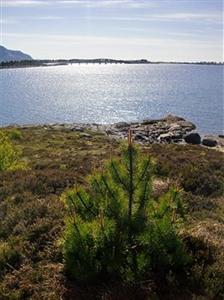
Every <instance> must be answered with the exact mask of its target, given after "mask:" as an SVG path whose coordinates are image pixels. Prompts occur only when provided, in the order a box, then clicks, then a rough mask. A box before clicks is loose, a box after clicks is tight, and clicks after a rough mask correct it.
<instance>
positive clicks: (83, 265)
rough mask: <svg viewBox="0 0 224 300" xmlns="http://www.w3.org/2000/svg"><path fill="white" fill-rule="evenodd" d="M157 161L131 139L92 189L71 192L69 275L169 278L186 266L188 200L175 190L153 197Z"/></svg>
mask: <svg viewBox="0 0 224 300" xmlns="http://www.w3.org/2000/svg"><path fill="white" fill-rule="evenodd" d="M153 169H154V164H153V162H152V160H151V159H150V158H148V157H142V156H141V155H140V154H139V152H138V151H137V149H136V148H134V147H133V146H132V144H131V143H129V146H128V148H124V149H123V150H122V156H121V158H120V159H112V160H111V161H110V162H108V163H107V164H106V170H105V171H103V172H100V173H96V174H94V175H92V176H90V177H89V178H88V184H89V185H88V188H87V189H86V190H84V189H83V188H78V187H76V189H74V190H72V191H69V192H67V193H66V194H65V195H64V198H63V199H64V201H65V203H66V207H67V209H68V212H69V214H68V217H67V219H66V229H65V234H64V240H63V250H64V259H65V269H66V272H67V274H68V275H69V276H71V277H73V278H75V279H77V280H81V281H89V280H94V279H97V278H100V277H101V278H104V279H105V278H107V277H109V278H111V277H116V278H122V279H123V280H124V281H136V280H142V279H144V280H146V279H147V278H152V277H157V278H159V279H162V280H164V279H166V277H167V276H168V275H169V274H171V273H172V274H176V273H178V272H182V271H183V270H184V266H185V265H186V264H187V263H188V260H189V258H188V256H187V255H186V253H185V251H184V247H183V244H182V242H181V240H180V239H179V237H178V234H177V228H178V225H179V224H180V222H179V221H180V213H182V211H183V210H182V204H181V199H180V192H179V191H178V190H177V189H172V190H170V191H169V192H168V193H166V194H165V195H163V196H162V197H161V198H159V199H158V200H156V201H155V200H154V199H153V198H152V196H151V191H152V176H153Z"/></svg>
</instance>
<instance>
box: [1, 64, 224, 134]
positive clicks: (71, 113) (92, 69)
mask: <svg viewBox="0 0 224 300" xmlns="http://www.w3.org/2000/svg"><path fill="white" fill-rule="evenodd" d="M223 85H224V83H223V66H205V65H204V66H199V65H72V66H57V67H45V68H44V67H43V68H42V67H41V68H29V69H8V70H0V125H8V124H37V123H56V122H57V123H58V122H59V123H72V122H91V123H92V122H95V123H113V122H117V121H136V120H143V119H146V118H158V117H161V116H164V115H165V114H167V113H172V114H177V115H180V116H183V117H185V118H187V119H189V120H191V121H192V122H194V123H195V124H196V125H197V127H198V130H199V131H200V132H201V133H222V132H223V115H224V112H223Z"/></svg>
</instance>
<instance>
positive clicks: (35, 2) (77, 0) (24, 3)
mask: <svg viewBox="0 0 224 300" xmlns="http://www.w3.org/2000/svg"><path fill="white" fill-rule="evenodd" d="M46 5H54V6H55V5H59V6H61V5H64V6H67V5H76V6H84V7H89V8H98V7H99V8H103V7H108V8H109V7H114V6H115V7H121V6H122V7H126V8H140V7H151V6H155V1H154V0H147V1H146V0H139V1H136V0H45V1H43V0H2V6H3V7H38V6H46Z"/></svg>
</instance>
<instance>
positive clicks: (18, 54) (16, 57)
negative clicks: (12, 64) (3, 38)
mask: <svg viewBox="0 0 224 300" xmlns="http://www.w3.org/2000/svg"><path fill="white" fill-rule="evenodd" d="M22 60H32V57H31V56H30V55H28V54H25V53H23V52H22V51H16V50H9V49H7V48H5V47H3V46H1V45H0V62H9V61H22Z"/></svg>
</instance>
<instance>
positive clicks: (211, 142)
mask: <svg viewBox="0 0 224 300" xmlns="http://www.w3.org/2000/svg"><path fill="white" fill-rule="evenodd" d="M202 144H203V145H204V146H207V147H215V146H217V141H216V140H215V139H213V138H204V139H203V140H202Z"/></svg>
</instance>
